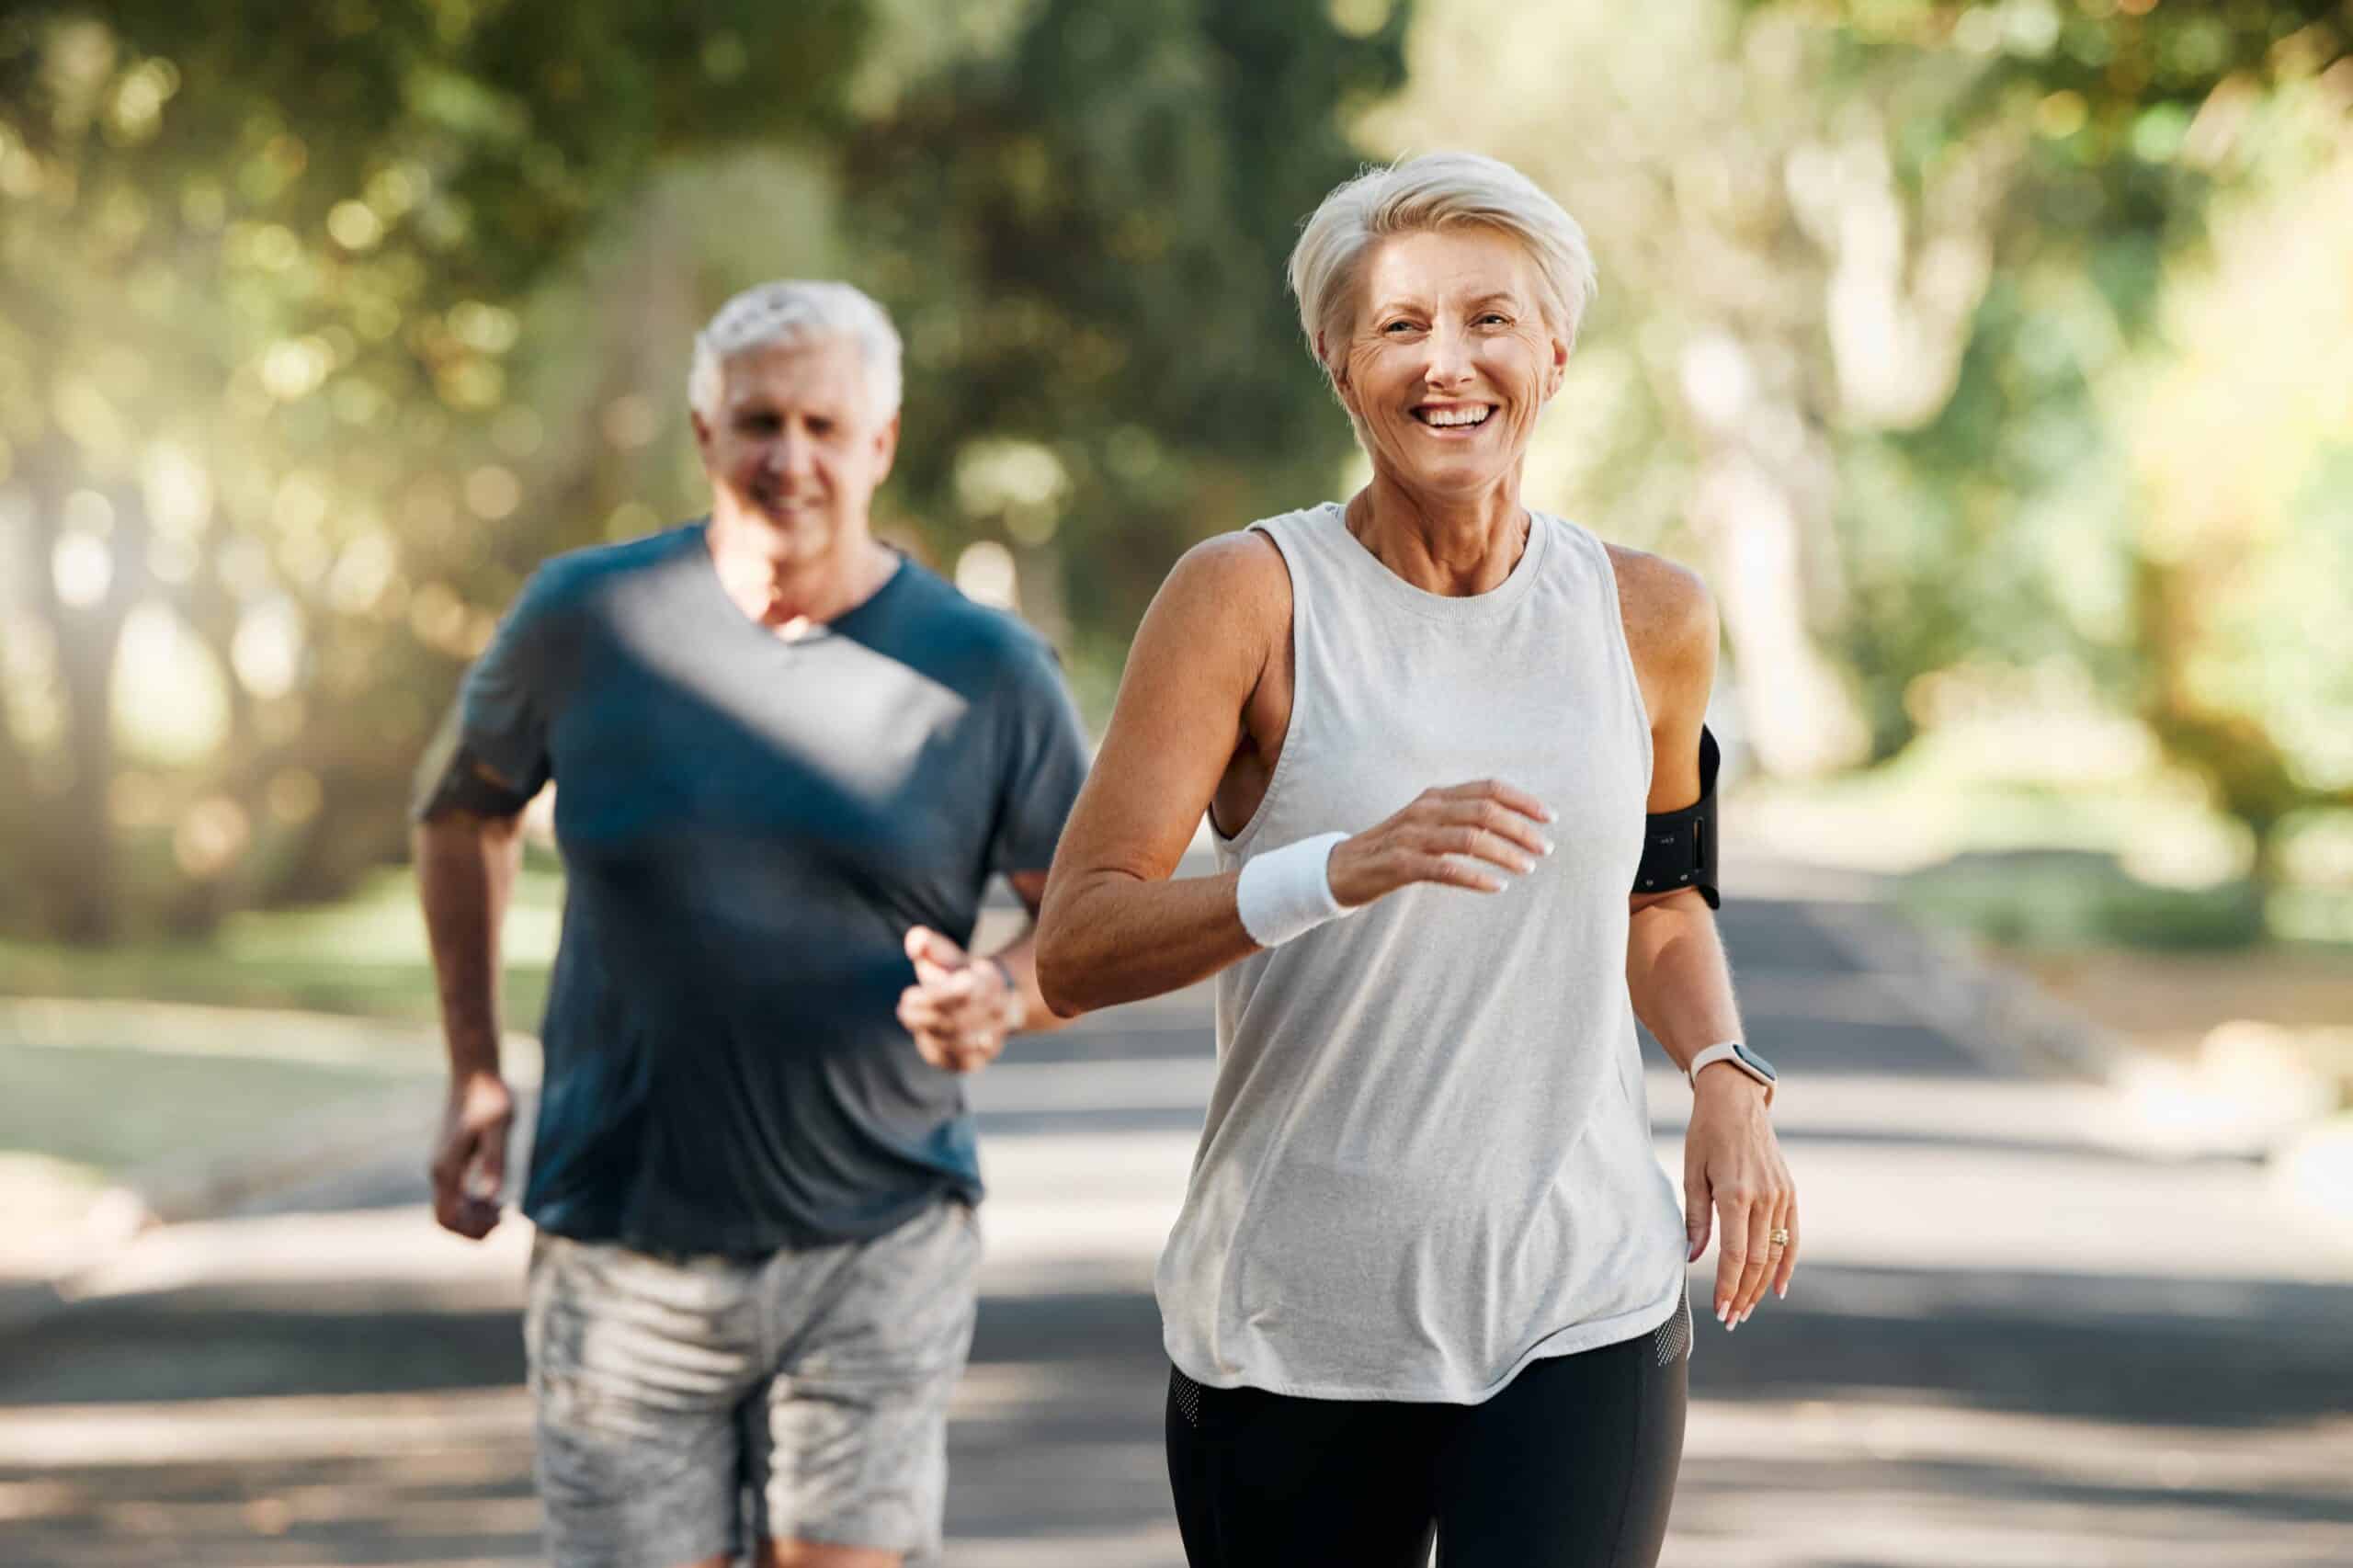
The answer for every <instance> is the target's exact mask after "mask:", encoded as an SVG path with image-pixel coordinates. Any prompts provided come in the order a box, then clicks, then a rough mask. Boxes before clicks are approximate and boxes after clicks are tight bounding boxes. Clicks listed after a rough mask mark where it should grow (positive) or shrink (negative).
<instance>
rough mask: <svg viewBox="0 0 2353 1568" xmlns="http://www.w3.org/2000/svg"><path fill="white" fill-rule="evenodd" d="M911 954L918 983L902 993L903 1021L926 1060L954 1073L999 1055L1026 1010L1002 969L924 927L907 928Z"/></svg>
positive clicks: (910, 957) (900, 1003)
mask: <svg viewBox="0 0 2353 1568" xmlns="http://www.w3.org/2000/svg"><path fill="white" fill-rule="evenodd" d="M907 958H908V960H910V961H911V962H913V963H914V965H915V983H914V984H913V985H910V986H908V987H907V988H906V990H904V991H903V992H901V993H900V994H899V1022H901V1023H903V1024H904V1025H905V1026H906V1027H907V1032H908V1033H909V1034H911V1035H913V1036H915V1049H916V1050H917V1051H922V1052H923V1059H924V1060H925V1061H926V1062H930V1063H931V1064H932V1065H933V1066H934V1067H938V1068H943V1069H945V1070H946V1071H948V1072H950V1073H970V1072H972V1070H973V1069H975V1068H978V1067H985V1066H987V1065H988V1064H989V1063H990V1062H994V1061H995V1060H996V1054H997V1052H998V1051H1003V1050H1004V1049H1005V1039H1006V1036H1007V1035H1009V1034H1011V1033H1012V1032H1013V1030H1014V1028H1016V1027H1017V1025H1018V1024H1019V1023H1020V1021H1021V1017H1022V1014H1023V1012H1024V1010H1025V1009H1024V1008H1023V1006H1022V1004H1021V998H1020V997H1019V996H1018V995H1017V994H1015V993H1014V992H1013V991H1012V990H1011V988H1009V987H1008V986H1007V985H1006V983H1005V972H1004V971H1002V970H1001V969H999V968H998V967H997V966H996V965H995V964H994V963H991V962H990V961H989V960H986V959H976V958H974V957H972V955H971V954H970V953H967V952H966V951H965V950H964V949H961V948H960V947H958V946H957V945H956V944H955V943H953V942H951V941H949V939H948V938H947V937H943V936H941V935H940V934H939V933H938V932H937V931H934V930H932V929H930V928H929V927H927V926H915V927H914V928H913V929H911V930H910V931H908V933H907Z"/></svg>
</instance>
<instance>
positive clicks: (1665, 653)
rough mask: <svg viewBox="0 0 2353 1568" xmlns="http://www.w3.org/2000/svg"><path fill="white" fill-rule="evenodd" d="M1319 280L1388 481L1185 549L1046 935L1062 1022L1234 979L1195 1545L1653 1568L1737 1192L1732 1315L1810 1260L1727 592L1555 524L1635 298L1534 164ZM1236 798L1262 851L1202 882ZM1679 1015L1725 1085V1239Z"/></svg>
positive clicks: (1384, 1558)
mask: <svg viewBox="0 0 2353 1568" xmlns="http://www.w3.org/2000/svg"><path fill="white" fill-rule="evenodd" d="M1290 283H1291V287H1292V290H1294V292H1296V293H1297V295H1298V297H1299V308H1300V320H1301V324H1302V326H1303V327H1304V329H1305V331H1306V335H1307V339H1308V343H1309V345H1310V346H1311V347H1312V349H1313V353H1314V355H1315V358H1316V362H1317V363H1318V364H1319V365H1321V366H1322V367H1323V369H1324V372H1325V373H1326V374H1327V375H1328V376H1329V377H1330V379H1331V383H1332V386H1333V389H1334V391H1335V392H1337V393H1338V395H1339V399H1340V402H1341V403H1343V404H1344V405H1345V406H1346V408H1347V413H1348V416H1349V418H1350V420H1351V421H1352V422H1353V423H1354V424H1355V426H1356V430H1357V435H1358V439H1359V440H1360V441H1361V442H1362V444H1363V446H1364V449H1365V450H1366V452H1367V453H1368V454H1369V455H1370V459H1371V466H1372V479H1371V482H1370V483H1369V484H1367V485H1366V486H1365V488H1364V489H1362V490H1361V491H1359V492H1358V494H1356V495H1355V496H1354V497H1353V498H1351V499H1350V500H1349V501H1348V502H1347V503H1346V504H1345V505H1340V504H1326V505H1324V506H1313V507H1310V508H1308V509H1306V510H1304V511H1298V512H1291V513H1288V514H1285V515H1284V516H1281V517H1271V518H1267V519H1265V520H1263V521H1260V522H1257V523H1254V524H1252V525H1251V526H1250V527H1249V528H1247V529H1245V530H1244V531H1242V532H1239V533H1233V534H1228V535H1225V536H1223V537H1222V538H1218V539H1214V540H1210V541H1209V542H1207V543H1205V544H1203V545H1201V546H1199V548H1197V549H1195V550H1193V551H1190V552H1189V553H1188V554H1187V555H1186V556H1185V558H1184V559H1183V560H1182V561H1180V562H1178V563H1177V565H1176V569H1175V570H1174V571H1173V572H1172V573H1171V574H1170V575H1169V578H1168V581H1167V583H1166V584H1165V585H1164V586H1163V588H1162V589H1161V592H1160V595H1159V597H1158V598H1157V599H1156V600H1155V601H1154V604H1153V607H1152V609H1151V611H1150V612H1149V614H1148V615H1147V616H1146V617H1145V619H1144V622H1143V625H1142V628H1141V630H1140V631H1138V633H1137V636H1136V642H1135V646H1134V650H1133V653H1131V656H1130V659H1129V663H1128V669H1127V675H1126V677H1125V680H1124V682H1123V684H1122V685H1121V687H1120V698H1119V703H1118V708H1117V710H1116V711H1115V713H1114V714H1113V717H1112V721H1111V727H1110V730H1109V733H1108V735H1107V736H1106V737H1105V740H1104V744H1103V748H1102V752H1101V755H1100V756H1099V757H1098V759H1097V764H1096V767H1095V770H1094V773H1093V776H1092V778H1090V779H1089V781H1088V782H1087V784H1086V789H1085V790H1084V791H1083V792H1082V794H1081V795H1080V797H1079V801H1078V804H1077V807H1076V808H1075V810H1074V813H1073V815H1072V816H1071V818H1070V821H1069V824H1068V826H1067V828H1066V829H1065V831H1064V834H1063V839H1062V842H1061V846H1060V847H1059V848H1058V850H1057V851H1056V854H1055V858H1054V864H1053V870H1052V873H1051V878H1050V879H1049V881H1048V884H1047V888H1046V894H1045V903H1044V907H1043V912H1042V919H1041V924H1040V930H1039V948H1038V956H1039V972H1040V981H1041V983H1042V985H1043V990H1044V993H1045V996H1046V999H1047V1001H1048V1002H1049V1004H1050V1005H1051V1006H1053V1007H1054V1008H1055V1010H1056V1011H1058V1012H1062V1013H1064V1014H1070V1013H1076V1012H1079V1011H1083V1010H1085V1009H1087V1008H1093V1007H1102V1006H1110V1005H1112V1004H1114V1003H1120V1002H1126V1001H1131V1000H1133V999H1135V998H1137V997H1141V996H1148V995H1153V994H1158V993H1162V992H1165V991H1170V990H1173V989H1175V988H1176V987H1178V986H1181V985H1186V984H1188V983H1192V982H1195V981H1198V980H1200V979H1202V978H1203V977H1205V976H1208V975H1211V974H1214V975H1216V976H1217V1033H1218V1073H1217V1083H1216V1087H1215V1090H1214V1092H1213V1094H1212V1095H1211V1101H1210V1107H1209V1116H1208V1122H1207V1125H1206V1127H1205V1128H1204V1130H1203V1131H1202V1136H1201V1143H1200V1149H1199V1154H1198V1155H1197V1157H1196V1159H1195V1163H1194V1167H1193V1173H1192V1177H1191V1181H1190V1185H1189V1187H1188V1192H1187V1195H1186V1199H1185V1204H1184V1208H1183V1211H1182V1213H1181V1215H1180V1217H1179V1218H1178V1220H1177V1221H1176V1229H1175V1231H1174V1233H1172V1234H1171V1235H1170V1237H1169V1240H1168V1245H1167V1250H1166V1252H1165V1255H1164V1256H1163V1257H1162V1259H1161V1264H1160V1269H1159V1275H1158V1295H1159V1298H1160V1304H1161V1308H1162V1312H1163V1313H1164V1317H1165V1325H1166V1333H1165V1339H1166V1345H1167V1350H1168V1355H1169V1357H1170V1358H1171V1360H1172V1361H1173V1362H1174V1363H1175V1367H1174V1369H1173V1372H1172V1375H1171V1379H1170V1392H1169V1399H1168V1406H1167V1416H1166V1426H1167V1436H1168V1460H1169V1471H1170V1478H1171V1482H1172V1484H1173V1487H1174V1490H1175V1493H1176V1509H1177V1515H1178V1518H1179V1522H1180V1524H1181V1527H1182V1529H1183V1533H1184V1538H1185V1546H1186V1551H1187V1553H1188V1556H1189V1557H1190V1559H1191V1561H1192V1562H1193V1563H1194V1564H1196V1565H1197V1568H1211V1565H1214V1568H1245V1565H1256V1564H1267V1565H1269V1568H1272V1565H1276V1564H1282V1565H1286V1568H1291V1565H1296V1564H1300V1563H1307V1562H1334V1563H1340V1562H1345V1563H1348V1564H1350V1565H1351V1568H1384V1565H1388V1564H1396V1565H1399V1568H1404V1565H1408V1564H1412V1565H1415V1568H1418V1565H1419V1564H1421V1563H1422V1562H1425V1561H1426V1560H1427V1552H1428V1551H1429V1548H1430V1543H1431V1540H1432V1538H1433V1535H1435V1537H1436V1539H1437V1540H1438V1546H1439V1560H1440V1562H1444V1563H1446V1564H1448V1565H1449V1568H1489V1565H1494V1568H1503V1565H1505V1564H1509V1565H1510V1568H1542V1565H1552V1564H1558V1565H1562V1568H1570V1565H1574V1568H1602V1565H1605V1564H1606V1565H1611V1568H1619V1565H1626V1564H1646V1563H1650V1562H1654V1560H1655V1558H1656V1556H1657V1553H1658V1551H1659V1548H1660V1545H1661V1542H1662V1540H1663V1539H1664V1537H1665V1528H1666V1515H1667V1508H1668V1505H1669V1502H1670V1500H1671V1499H1672V1496H1673V1494H1674V1487H1675V1475H1676V1470H1677V1463H1678V1461H1679V1460H1680V1456H1681V1450H1682V1436H1683V1415H1684V1403H1685V1371H1686V1368H1685V1362H1686V1358H1687V1357H1688V1346H1689V1341H1690V1315H1689V1308H1688V1304H1687V1302H1686V1300H1685V1292H1684V1270H1685V1267H1686V1266H1687V1264H1688V1262H1689V1261H1691V1260H1692V1259H1696V1258H1697V1257H1698V1256H1699V1254H1700V1252H1701V1251H1702V1250H1703V1249H1704V1248H1705V1246H1706V1244H1707V1241H1708V1236H1709V1231H1710V1224H1711V1207H1712V1208H1713V1210H1715V1211H1716V1213H1717V1214H1718V1215H1720V1216H1721V1220H1722V1232H1721V1234H1722V1248H1721V1252H1722V1258H1721V1262H1720V1264H1719V1267H1718V1269H1717V1274H1716V1281H1715V1297H1714V1303H1713V1304H1714V1308H1715V1315H1716V1317H1717V1319H1718V1320H1719V1321H1721V1322H1722V1323H1723V1324H1725V1325H1726V1326H1727V1327H1736V1326H1737V1325H1738V1324H1740V1323H1741V1322H1742V1321H1744V1320H1745V1318H1746V1317H1747V1316H1748V1314H1749V1313H1750V1312H1753V1311H1754V1310H1755V1309H1756V1305H1757V1303H1758V1301H1760V1299H1761V1298H1762V1297H1763V1295H1764V1293H1765V1291H1766V1290H1767V1289H1768V1286H1769V1287H1772V1288H1776V1289H1779V1290H1784V1291H1785V1290H1787V1288H1788V1284H1789V1279H1790V1270H1791V1267H1793V1265H1794V1263H1795V1261H1796V1257H1797V1243H1796V1232H1797V1211H1796V1205H1795V1198H1794V1194H1793V1191H1792V1188H1791V1187H1790V1178H1789V1174H1788V1171H1787V1168H1786V1166H1785V1165H1783V1163H1782V1160H1781V1155H1780V1152H1779V1147H1778V1145H1777V1143H1776V1142H1775V1139H1774V1136H1773V1131H1772V1127H1771V1124H1770V1122H1769V1120H1768V1116H1767V1107H1768V1103H1769V1101H1770V1098H1771V1093H1772V1086H1771V1070H1770V1068H1769V1067H1768V1066H1767V1065H1766V1064H1765V1063H1764V1062H1762V1061H1761V1059H1759V1058H1757V1057H1756V1055H1755V1053H1754V1052H1751V1051H1747V1050H1746V1048H1745V1046H1744V1045H1742V1044H1741V1043H1740V1040H1739V1037H1740V1025H1739V1019H1738V1015H1737V1013H1736V1011H1735V1008H1734V1006H1733V991H1732V982H1731V976H1730V973H1729V971H1728V970H1727V968H1726V965H1725V962H1724V958H1723V952H1722V948H1721V946H1720V945H1719V943H1718V941H1717V937H1716V931H1715V926H1714V923H1713V916H1712V914H1711V910H1712V907H1713V905H1714V902H1715V900H1714V890H1713V885H1712V881H1713V877H1712V858H1711V852H1710V846H1709V845H1708V844H1707V843H1706V842H1705V841H1706V840H1707V839H1708V838H1710V837H1711V834H1710V833H1709V832H1708V829H1709V828H1710V826H1711V820H1712V800H1711V795H1710V786H1711V784H1712V777H1711V776H1712V773H1713V766H1712V765H1713V748H1712V743H1711V742H1707V741H1706V740H1705V737H1704V734H1703V731H1702V728H1701V723H1700V718H1701V714H1702V712H1703V711H1704V710H1705V709H1706V706H1707V700H1708V688H1709V684H1710V681H1711V677H1712V675H1713V671H1714V665H1715V652H1716V618H1715V612H1714V608H1713V606H1712V604H1711V600H1710V598H1709V597H1708V593H1707V590H1706V589H1705V587H1703V586H1702V585H1701V584H1700V583H1699V580H1698V579H1697V578H1696V577H1694V576H1693V575H1692V574H1689V573H1688V572H1686V571H1684V570H1682V569H1680V568H1679V567H1677V566H1674V565H1672V564H1669V563H1668V562H1664V561H1661V560H1659V559H1657V558H1655V557H1654V556H1649V555H1645V554H1643V553H1642V552H1640V551H1631V550H1624V549H1620V548H1619V547H1617V546H1614V545H1608V544H1605V543H1603V542H1602V541H1601V540H1597V539H1596V538H1595V537H1594V536H1593V535H1592V534H1590V533H1588V532H1586V530H1585V529H1583V528H1579V527H1577V526H1576V525H1574V524H1573V523H1569V522H1566V521H1564V520H1563V519H1561V518H1559V517H1552V516H1549V515H1546V514H1544V513H1540V512H1533V511H1530V510H1529V508H1528V507H1527V506H1525V505H1524V504H1523V503H1522V501H1521V498H1520V477H1521V467H1522V462H1523V459H1524V457H1525V455H1526V452H1527V449H1528V442H1529V435H1530V433H1531V432H1532V431H1533V429H1534V428H1535V425H1536V420H1537V416H1538V415H1539V414H1540V412H1541V411H1542V409H1543V407H1544V404H1545V402H1546V400H1547V399H1549V398H1550V397H1551V396H1552V394H1553V393H1554V392H1557V391H1559V389H1560V386H1561V381H1562V375H1563V369H1564V368H1565V367H1566V365H1567V363H1568V358H1569V352H1570V347H1571V346H1572V345H1573V343H1574V341H1575V337H1576V330H1577V324H1578V321H1579V318H1580V316H1581V315H1582V313H1583V312H1584V309H1585V307H1586V301H1588V299H1589V298H1590V297H1591V294H1592V291H1593V267H1592V262H1591V259H1590V257H1589V256H1588V254H1587V252H1586V245H1585V241H1584V236H1583V234H1582V233H1581V232H1580V231H1579V229H1578V227H1577V225H1576V223H1575V222H1574V220H1573V219H1572V218H1570V216H1569V215H1568V214H1567V213H1566V212H1565V211H1563V210H1562V209H1561V207H1560V206H1559V205H1558V204H1557V203H1556V202H1554V201H1553V200H1552V199H1551V198H1550V197H1548V196H1546V195H1545V194H1544V193H1543V192H1542V191H1540V190H1539V189H1538V188H1537V187H1535V186H1534V185H1532V184H1531V183H1530V182H1529V180H1528V179H1526V178H1525V177H1524V176H1521V175H1519V174H1518V172H1516V171H1515V170H1513V169H1511V168H1510V167H1508V166H1507V165H1503V164H1499V163H1496V162H1495V161H1494V160H1492V159H1489V158H1483V157H1477V156H1473V155H1470V154H1464V153H1446V154H1433V155H1430V156H1427V157H1421V158H1415V159H1414V160H1412V161H1410V162H1406V163H1403V164H1400V165H1396V166H1394V167H1391V168H1386V169H1379V170H1375V171H1372V172H1370V173H1368V174H1366V175H1365V176H1362V177H1361V178H1358V179H1357V180H1354V181H1351V182H1350V183H1348V184H1347V185H1344V186H1342V187H1339V188H1338V189H1336V190H1335V191H1334V192H1332V194H1331V195H1330V196H1329V197H1328V198H1327V199H1325V200H1324V204H1323V205H1322V207H1320V208H1319V209H1318V210H1316V212H1315V214H1314V216H1313V218H1311V219H1310V220H1309V222H1308V223H1307V226H1306V229H1305V231H1304V233H1302V235H1301V237H1300V241H1299V244H1298V248H1297V249H1296V250H1295V251H1294V252H1293V253H1292V256H1291V261H1290ZM1703 747H1704V749H1705V751H1706V765H1705V766H1704V767H1703V761H1702V754H1703ZM1703 774H1704V775H1707V776H1708V777H1705V778H1703ZM1204 809H1206V810H1207V811H1208V812H1209V813H1210V823H1211V827H1212V829H1213V830H1214V832H1215V835H1216V844H1217V850H1218V858H1219V863H1220V865H1221V867H1222V868H1223V869H1222V870H1221V872H1220V874H1218V875H1216V876H1212V877H1199V878H1187V879H1181V880H1177V879H1172V877H1171V872H1172V871H1173V870H1174V869H1176V864H1177V861H1178V858H1179V857H1180V856H1181V855H1182V854H1183V852H1184V850H1185V847H1186V845H1187V843H1188V840H1189V839H1190V837H1191V835H1192V834H1193V831H1194V829H1195V827H1196V825H1197V824H1199V821H1200V818H1201V813H1202V812H1203V811H1204ZM1637 1016H1639V1017H1641V1018H1642V1019H1643V1021H1644V1022H1646V1023H1647V1024H1648V1025H1649V1026H1650V1027H1651V1028H1652V1030H1653V1031H1654V1033H1655V1034H1656V1035H1657V1036H1658V1038H1659V1040H1660V1041H1661V1042H1662V1043H1663V1044H1664V1045H1665V1048H1666V1050H1667V1052H1668V1054H1669V1055H1671V1056H1672V1057H1674V1058H1675V1059H1676V1062H1677V1064H1678V1065H1679V1066H1682V1067H1684V1068H1685V1069H1686V1070H1687V1071H1688V1073H1689V1074H1690V1077H1691V1079H1692V1094H1693V1106H1692V1110H1691V1118H1690V1131H1689V1134H1688V1140H1687V1144H1686V1148H1687V1155H1686V1160H1685V1176H1684V1186H1685V1193H1686V1196H1687V1199H1688V1226H1687V1224H1686V1223H1685V1222H1684V1221H1683V1220H1682V1219H1681V1218H1680V1217H1679V1216H1678V1214H1677V1207H1676V1200H1675V1193H1674V1190H1673V1188H1672V1187H1671V1186H1670V1185H1669V1184H1668V1182H1667V1179H1666V1177H1665V1173H1663V1172H1662V1171H1661V1170H1660V1168H1659V1166H1658V1164H1657V1162H1656V1160H1655V1159H1654V1157H1653V1154H1652V1151H1651V1143H1650V1130H1649V1125H1648V1118H1647V1113H1646V1110H1645V1107H1644V1087H1643V1072H1642V1063H1641V1060H1640V1055H1639V1050H1638V1047H1637V1044H1636V1039H1635V1033H1634V1019H1635V1017H1637Z"/></svg>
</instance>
